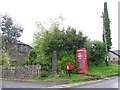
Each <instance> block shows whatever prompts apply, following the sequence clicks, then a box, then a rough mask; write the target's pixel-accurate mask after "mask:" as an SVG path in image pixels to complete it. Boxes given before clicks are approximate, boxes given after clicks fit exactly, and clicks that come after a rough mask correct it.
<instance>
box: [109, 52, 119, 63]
mask: <svg viewBox="0 0 120 90" xmlns="http://www.w3.org/2000/svg"><path fill="white" fill-rule="evenodd" d="M108 54H109V60H110V61H116V60H118V58H120V57H118V55H116V54H114V53H112V52H109V53H108Z"/></svg>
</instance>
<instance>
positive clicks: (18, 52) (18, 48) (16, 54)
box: [9, 44, 31, 64]
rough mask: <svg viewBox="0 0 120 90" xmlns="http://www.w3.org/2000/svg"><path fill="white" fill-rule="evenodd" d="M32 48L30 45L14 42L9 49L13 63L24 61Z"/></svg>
mask: <svg viewBox="0 0 120 90" xmlns="http://www.w3.org/2000/svg"><path fill="white" fill-rule="evenodd" d="M30 49H31V47H29V46H28V45H24V44H13V45H11V47H10V49H9V56H10V59H11V61H12V63H13V64H17V63H19V62H23V61H25V60H26V59H27V56H28V52H29V50H30Z"/></svg>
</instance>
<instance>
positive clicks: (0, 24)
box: [0, 15, 23, 51]
mask: <svg viewBox="0 0 120 90" xmlns="http://www.w3.org/2000/svg"><path fill="white" fill-rule="evenodd" d="M0 30H1V31H2V49H3V50H4V51H6V50H8V49H9V48H10V45H11V44H13V43H15V42H16V41H17V39H18V38H19V37H20V36H21V33H22V32H23V28H22V27H21V26H20V25H17V24H14V23H13V20H12V18H11V17H10V16H8V15H3V16H2V15H1V16H0Z"/></svg>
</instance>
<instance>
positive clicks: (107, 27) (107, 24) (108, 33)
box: [103, 2, 112, 51]
mask: <svg viewBox="0 0 120 90" xmlns="http://www.w3.org/2000/svg"><path fill="white" fill-rule="evenodd" d="M103 19H104V21H103V22H104V29H105V33H106V42H107V49H108V51H109V50H110V49H111V46H112V42H111V39H112V38H111V30H110V19H109V14H108V9H107V2H105V3H104V13H103ZM104 37H105V35H104ZM103 41H105V40H104V39H103Z"/></svg>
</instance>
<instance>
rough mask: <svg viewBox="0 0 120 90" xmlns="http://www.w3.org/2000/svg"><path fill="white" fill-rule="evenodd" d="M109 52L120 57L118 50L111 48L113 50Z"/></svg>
mask: <svg viewBox="0 0 120 90" xmlns="http://www.w3.org/2000/svg"><path fill="white" fill-rule="evenodd" d="M110 52H112V53H114V54H116V55H118V56H119V57H120V50H113V51H110Z"/></svg>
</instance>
